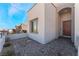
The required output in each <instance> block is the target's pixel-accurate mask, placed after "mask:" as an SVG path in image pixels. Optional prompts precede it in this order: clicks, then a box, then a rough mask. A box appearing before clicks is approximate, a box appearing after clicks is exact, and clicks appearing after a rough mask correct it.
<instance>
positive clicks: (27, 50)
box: [12, 38, 77, 56]
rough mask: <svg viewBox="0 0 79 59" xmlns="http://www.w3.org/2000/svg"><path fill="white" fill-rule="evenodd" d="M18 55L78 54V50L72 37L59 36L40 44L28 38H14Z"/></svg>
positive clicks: (13, 41)
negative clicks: (71, 39)
mask: <svg viewBox="0 0 79 59" xmlns="http://www.w3.org/2000/svg"><path fill="white" fill-rule="evenodd" d="M12 44H13V46H14V51H15V54H16V55H17V56H76V55H77V51H76V49H75V47H74V45H73V44H72V43H71V41H70V39H67V38H59V39H56V40H53V41H51V42H49V43H48V44H44V45H43V44H40V43H38V42H36V41H33V40H31V39H28V38H22V39H16V40H12Z"/></svg>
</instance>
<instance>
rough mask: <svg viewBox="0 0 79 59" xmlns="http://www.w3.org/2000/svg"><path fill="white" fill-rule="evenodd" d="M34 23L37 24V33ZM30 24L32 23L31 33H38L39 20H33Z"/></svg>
mask: <svg viewBox="0 0 79 59" xmlns="http://www.w3.org/2000/svg"><path fill="white" fill-rule="evenodd" d="M34 22H36V24H35V27H36V29H35V31H34V24H33V23H34ZM30 23H31V29H30V30H31V33H38V18H34V19H32V20H31V21H30Z"/></svg>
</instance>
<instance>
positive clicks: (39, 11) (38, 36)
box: [28, 3, 45, 44]
mask: <svg viewBox="0 0 79 59" xmlns="http://www.w3.org/2000/svg"><path fill="white" fill-rule="evenodd" d="M44 8H45V6H44V4H42V3H38V4H37V5H35V6H34V7H33V8H32V9H31V10H30V11H29V12H28V15H29V26H28V35H29V37H30V38H32V39H34V40H36V41H38V42H40V43H42V44H44V43H45V42H44V32H45V30H44V28H45V26H44V22H45V19H44V17H45V14H44V13H45V11H44ZM35 18H38V33H31V32H30V27H31V26H30V20H33V19H35Z"/></svg>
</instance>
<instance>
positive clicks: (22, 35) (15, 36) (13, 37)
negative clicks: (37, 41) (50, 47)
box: [6, 33, 28, 39]
mask: <svg viewBox="0 0 79 59" xmlns="http://www.w3.org/2000/svg"><path fill="white" fill-rule="evenodd" d="M27 36H28V34H27V33H19V34H10V35H7V36H6V37H8V38H10V39H19V38H24V37H27Z"/></svg>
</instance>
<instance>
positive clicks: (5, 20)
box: [0, 3, 33, 29]
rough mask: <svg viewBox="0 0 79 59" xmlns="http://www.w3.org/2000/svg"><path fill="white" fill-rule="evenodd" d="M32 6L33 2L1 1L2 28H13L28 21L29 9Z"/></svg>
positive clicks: (0, 22) (0, 17) (0, 27)
mask: <svg viewBox="0 0 79 59" xmlns="http://www.w3.org/2000/svg"><path fill="white" fill-rule="evenodd" d="M32 6H33V4H32V3H23V4H21V3H18V4H16V3H13V4H10V3H0V29H12V28H15V26H16V25H18V24H22V23H25V22H27V20H28V13H27V11H28V10H29V9H30V8H31V7H32Z"/></svg>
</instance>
